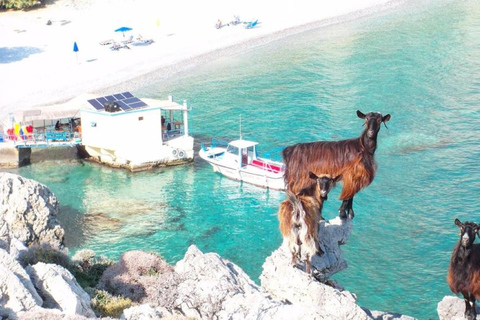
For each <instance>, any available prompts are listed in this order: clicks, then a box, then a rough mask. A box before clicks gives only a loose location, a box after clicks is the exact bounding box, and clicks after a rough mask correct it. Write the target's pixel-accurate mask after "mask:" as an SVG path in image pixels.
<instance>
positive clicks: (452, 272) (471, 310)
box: [447, 219, 480, 320]
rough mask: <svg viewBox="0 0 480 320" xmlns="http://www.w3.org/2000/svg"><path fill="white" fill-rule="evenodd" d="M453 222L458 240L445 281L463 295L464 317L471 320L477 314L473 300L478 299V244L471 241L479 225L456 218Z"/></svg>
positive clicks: (479, 257) (479, 279) (454, 291)
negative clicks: (458, 235) (456, 227)
mask: <svg viewBox="0 0 480 320" xmlns="http://www.w3.org/2000/svg"><path fill="white" fill-rule="evenodd" d="M455 224H456V225H457V226H458V227H459V228H460V240H459V241H458V243H457V244H456V245H455V247H454V249H453V252H452V258H451V260H450V265H449V267H448V276H447V282H448V285H449V287H450V290H452V292H453V293H455V294H458V293H461V294H462V295H463V298H464V300H465V318H467V319H468V320H473V319H475V318H476V316H477V313H476V310H475V300H476V299H480V244H474V243H473V242H474V241H475V234H478V231H479V229H480V226H478V225H477V224H476V223H473V222H468V221H467V222H465V223H464V224H463V223H461V222H460V220H458V219H455Z"/></svg>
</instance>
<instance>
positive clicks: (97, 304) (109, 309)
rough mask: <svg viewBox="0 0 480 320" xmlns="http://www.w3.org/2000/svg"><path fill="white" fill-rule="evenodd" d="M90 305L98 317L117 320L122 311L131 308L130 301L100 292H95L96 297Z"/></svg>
mask: <svg viewBox="0 0 480 320" xmlns="http://www.w3.org/2000/svg"><path fill="white" fill-rule="evenodd" d="M91 303H92V308H93V310H94V311H95V313H96V314H97V315H98V316H101V317H113V318H119V317H120V316H121V314H122V313H123V310H125V309H127V308H130V307H131V306H132V301H131V300H130V299H128V298H123V297H116V296H113V295H111V294H110V293H108V292H107V291H102V290H98V291H96V295H95V297H94V298H93V299H92V301H91Z"/></svg>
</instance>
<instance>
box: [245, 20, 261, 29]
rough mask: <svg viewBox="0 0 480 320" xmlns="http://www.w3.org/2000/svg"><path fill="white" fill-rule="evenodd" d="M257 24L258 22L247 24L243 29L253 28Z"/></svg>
mask: <svg viewBox="0 0 480 320" xmlns="http://www.w3.org/2000/svg"><path fill="white" fill-rule="evenodd" d="M257 23H258V20H255V21H250V22H247V25H246V26H245V29H252V28H255V26H256V25H257Z"/></svg>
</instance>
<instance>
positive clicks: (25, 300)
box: [0, 263, 41, 319]
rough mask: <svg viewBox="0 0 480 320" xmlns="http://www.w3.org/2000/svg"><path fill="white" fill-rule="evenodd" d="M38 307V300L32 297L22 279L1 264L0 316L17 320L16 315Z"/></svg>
mask: <svg viewBox="0 0 480 320" xmlns="http://www.w3.org/2000/svg"><path fill="white" fill-rule="evenodd" d="M37 296H38V295H37ZM40 303H41V300H40ZM38 305H39V303H38V300H36V298H35V297H34V296H32V293H31V292H30V291H29V290H28V289H27V288H26V287H25V285H24V284H23V283H22V281H21V280H20V278H19V277H18V276H17V275H16V274H15V273H14V272H13V271H12V270H10V269H9V268H8V267H6V266H5V265H4V264H2V263H0V316H1V317H3V316H4V317H6V318H12V319H15V318H16V313H18V312H22V311H28V310H30V309H32V308H34V307H35V306H38ZM1 317H0V318H1Z"/></svg>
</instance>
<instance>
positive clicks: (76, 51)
mask: <svg viewBox="0 0 480 320" xmlns="http://www.w3.org/2000/svg"><path fill="white" fill-rule="evenodd" d="M73 52H75V56H76V58H77V63H78V45H77V42H76V41H75V42H74V43H73Z"/></svg>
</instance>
